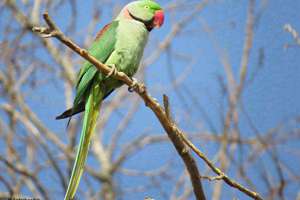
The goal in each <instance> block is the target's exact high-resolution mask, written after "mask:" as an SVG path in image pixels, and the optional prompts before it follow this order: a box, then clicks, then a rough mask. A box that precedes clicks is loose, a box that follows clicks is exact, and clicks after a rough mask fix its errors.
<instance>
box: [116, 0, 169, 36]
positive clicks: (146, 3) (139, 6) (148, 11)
mask: <svg viewBox="0 0 300 200" xmlns="http://www.w3.org/2000/svg"><path fill="white" fill-rule="evenodd" d="M118 18H127V19H133V20H137V21H139V22H142V23H143V24H145V26H146V28H147V29H148V31H151V30H152V29H153V28H159V27H161V26H162V25H163V23H164V18H165V17H164V12H163V9H162V8H161V7H160V5H159V4H158V3H156V2H155V1H153V0H140V1H133V2H131V3H129V4H127V5H126V6H125V7H124V8H123V10H122V12H121V13H120V15H119V17H118Z"/></svg>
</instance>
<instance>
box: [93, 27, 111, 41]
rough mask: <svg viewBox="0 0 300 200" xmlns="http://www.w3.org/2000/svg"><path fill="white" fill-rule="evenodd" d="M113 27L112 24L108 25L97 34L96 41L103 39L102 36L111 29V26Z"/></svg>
mask: <svg viewBox="0 0 300 200" xmlns="http://www.w3.org/2000/svg"><path fill="white" fill-rule="evenodd" d="M110 25H111V23H109V24H106V25H105V26H104V27H103V28H102V29H101V30H100V31H99V32H98V34H97V36H96V40H98V39H99V38H101V37H102V35H103V34H104V33H105V31H106V30H107V29H108V28H109V26H110Z"/></svg>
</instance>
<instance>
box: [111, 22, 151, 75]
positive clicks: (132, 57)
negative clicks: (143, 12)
mask: <svg viewBox="0 0 300 200" xmlns="http://www.w3.org/2000/svg"><path fill="white" fill-rule="evenodd" d="M147 40H148V31H147V29H146V27H145V25H144V24H142V23H140V22H137V21H134V20H120V22H119V27H118V31H117V41H116V50H117V53H118V54H119V55H120V61H119V66H118V68H119V70H121V71H123V72H124V73H126V74H127V75H128V76H133V75H134V74H135V72H136V71H137V69H138V66H139V64H140V61H141V58H142V56H143V53H144V48H145V45H146V43H147Z"/></svg>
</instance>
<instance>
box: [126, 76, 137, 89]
mask: <svg viewBox="0 0 300 200" xmlns="http://www.w3.org/2000/svg"><path fill="white" fill-rule="evenodd" d="M131 79H132V84H131V85H130V86H129V87H128V91H129V92H133V91H134V90H135V89H136V88H137V87H138V86H139V84H138V81H137V80H136V79H135V78H131Z"/></svg>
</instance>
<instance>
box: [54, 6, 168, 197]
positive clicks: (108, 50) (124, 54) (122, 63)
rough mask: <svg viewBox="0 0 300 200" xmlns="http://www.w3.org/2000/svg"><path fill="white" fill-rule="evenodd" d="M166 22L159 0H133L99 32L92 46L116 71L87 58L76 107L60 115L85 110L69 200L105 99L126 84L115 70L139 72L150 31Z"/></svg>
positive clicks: (81, 75) (73, 113) (91, 50)
mask: <svg viewBox="0 0 300 200" xmlns="http://www.w3.org/2000/svg"><path fill="white" fill-rule="evenodd" d="M163 22H164V12H163V10H162V8H161V6H160V5H159V4H158V3H156V2H154V1H152V0H140V1H134V2H131V3H129V4H127V5H126V6H125V7H124V8H123V9H122V11H121V12H120V14H119V15H118V17H117V18H116V19H115V20H114V21H112V22H111V23H109V24H108V25H106V26H105V27H104V28H103V29H102V30H101V31H100V32H99V33H98V35H97V37H96V39H95V41H94V42H93V44H92V46H91V48H90V49H89V51H88V52H89V53H90V54H91V55H92V56H94V57H95V58H97V59H98V60H99V61H101V62H102V63H104V64H106V65H107V66H110V67H111V68H112V73H110V74H109V75H104V74H103V73H101V72H100V71H98V70H97V69H96V67H94V66H93V65H92V64H91V63H89V62H87V61H86V62H85V63H84V64H83V66H82V68H81V69H80V71H79V74H78V77H77V83H76V97H75V99H74V103H73V107H72V108H71V109H69V110H66V111H65V112H64V113H62V114H61V115H59V116H58V117H57V119H64V118H68V117H72V116H73V115H75V114H77V113H80V112H83V111H84V118H83V125H82V131H81V136H80V142H79V146H78V149H77V155H76V159H75V163H74V167H73V170H72V174H71V179H70V182H69V185H68V189H67V192H66V195H65V200H69V199H74V196H75V193H76V190H77V187H78V184H79V182H80V178H81V175H82V172H83V170H84V164H85V161H86V158H87V154H88V149H89V144H90V140H91V137H92V134H93V132H94V129H95V125H96V121H97V118H98V115H99V111H100V106H101V103H102V101H103V100H104V99H105V98H106V97H107V96H108V95H109V94H110V93H111V92H112V91H113V90H114V89H116V88H118V87H120V86H121V85H122V82H121V81H119V80H116V79H114V78H113V77H112V74H114V73H115V72H116V70H118V71H121V72H124V73H125V74H127V76H129V77H132V76H133V75H134V74H135V73H136V71H137V69H138V66H139V64H140V61H141V58H142V55H143V52H144V48H145V45H146V43H147V39H148V34H149V32H151V30H152V29H153V28H159V27H161V26H162V24H163Z"/></svg>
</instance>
